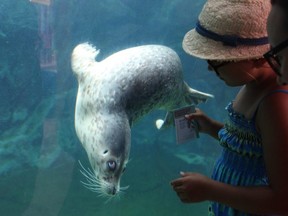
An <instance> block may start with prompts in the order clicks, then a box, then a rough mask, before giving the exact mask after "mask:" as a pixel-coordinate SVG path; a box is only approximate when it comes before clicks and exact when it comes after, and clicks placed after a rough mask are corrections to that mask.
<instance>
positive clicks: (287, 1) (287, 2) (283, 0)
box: [271, 0, 288, 30]
mask: <svg viewBox="0 0 288 216" xmlns="http://www.w3.org/2000/svg"><path fill="white" fill-rule="evenodd" d="M271 4H272V5H279V6H280V7H281V8H282V9H283V10H284V12H285V14H286V16H285V19H284V29H286V30H288V0H271Z"/></svg>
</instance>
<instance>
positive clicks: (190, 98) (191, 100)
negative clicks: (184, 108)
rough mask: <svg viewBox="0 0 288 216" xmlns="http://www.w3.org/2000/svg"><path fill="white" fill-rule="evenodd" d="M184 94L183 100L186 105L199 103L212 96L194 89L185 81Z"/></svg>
mask: <svg viewBox="0 0 288 216" xmlns="http://www.w3.org/2000/svg"><path fill="white" fill-rule="evenodd" d="M185 88H186V93H187V94H186V95H185V101H186V103H187V104H188V105H191V104H193V105H197V104H199V103H203V102H204V103H205V102H206V101H207V100H208V99H210V98H214V96H213V95H211V94H208V93H205V92H201V91H198V90H196V89H193V88H191V87H190V86H189V85H188V84H187V83H185Z"/></svg>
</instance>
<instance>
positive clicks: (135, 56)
mask: <svg viewBox="0 0 288 216" xmlns="http://www.w3.org/2000/svg"><path fill="white" fill-rule="evenodd" d="M98 53H99V51H98V50H96V49H95V48H94V47H93V46H91V45H90V44H87V43H84V44H80V45H78V46H77V47H76V48H75V49H74V50H73V53H72V69H73V71H74V73H75V74H76V76H77V80H78V84H79V86H78V94H77V101H76V108H75V129H76V133H77V136H78V137H79V139H80V141H81V143H82V145H83V147H84V148H85V150H86V152H87V155H88V158H89V161H90V164H91V166H92V169H93V174H92V173H86V177H88V180H89V184H87V185H86V186H88V187H89V188H90V189H92V190H93V191H97V192H100V193H104V194H108V195H114V194H116V193H117V192H119V190H120V186H119V185H120V178H121V174H122V172H123V170H124V169H125V166H126V163H127V161H128V158H129V152H130V142H131V141H130V140H131V125H132V124H133V122H135V121H136V120H138V119H139V118H141V117H142V116H144V115H145V114H147V113H149V112H150V111H152V110H154V109H165V110H167V111H168V112H169V111H171V110H173V109H175V108H179V107H182V106H186V105H188V104H189V105H190V104H198V103H199V102H204V101H206V100H207V98H209V97H211V95H209V94H206V93H202V92H199V91H196V90H194V89H191V88H190V87H189V86H188V85H187V84H186V83H185V82H183V77H182V66H181V62H180V59H179V57H178V55H177V54H176V53H175V52H174V51H173V50H171V49H170V48H168V47H165V46H160V45H145V46H139V47H134V48H130V49H126V50H123V51H120V52H117V53H115V54H113V55H111V56H109V57H108V58H106V59H104V60H103V61H101V62H97V61H95V58H96V56H97V54H98ZM171 119H173V118H171V115H170V114H168V115H167V116H166V119H165V120H164V121H158V123H157V127H158V128H161V127H162V126H163V125H164V126H167V125H169V124H170V123H171Z"/></svg>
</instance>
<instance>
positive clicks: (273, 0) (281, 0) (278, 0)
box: [271, 0, 288, 11]
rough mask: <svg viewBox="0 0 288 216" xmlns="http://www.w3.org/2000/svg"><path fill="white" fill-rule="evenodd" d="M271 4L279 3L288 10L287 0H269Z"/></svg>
mask: <svg viewBox="0 0 288 216" xmlns="http://www.w3.org/2000/svg"><path fill="white" fill-rule="evenodd" d="M271 4H272V5H275V4H277V5H279V6H281V7H283V8H284V9H285V10H286V11H288V1H287V0H271Z"/></svg>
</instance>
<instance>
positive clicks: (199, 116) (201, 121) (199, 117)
mask: <svg viewBox="0 0 288 216" xmlns="http://www.w3.org/2000/svg"><path fill="white" fill-rule="evenodd" d="M195 110H196V112H195V113H190V114H187V115H185V118H186V119H188V120H189V121H196V122H197V124H198V130H199V132H201V133H206V134H209V135H211V136H213V137H214V138H216V139H217V138H218V131H219V130H220V129H221V128H222V127H223V124H222V123H219V122H217V121H214V120H213V119H211V118H209V117H208V116H207V115H206V114H205V113H204V112H202V111H201V110H200V109H198V108H196V109H195Z"/></svg>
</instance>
